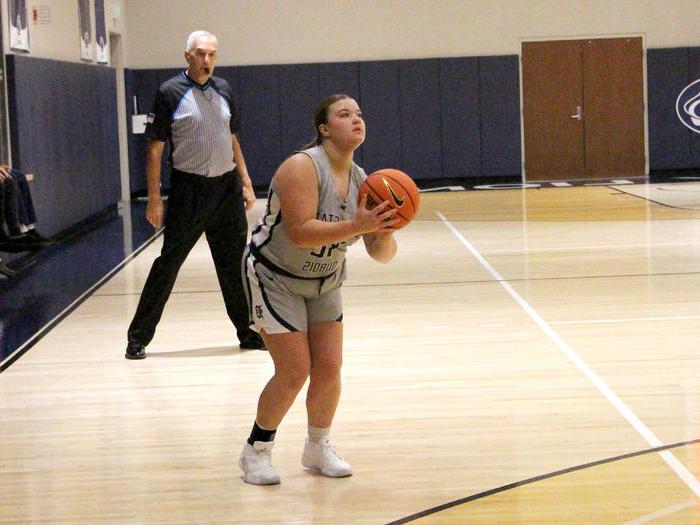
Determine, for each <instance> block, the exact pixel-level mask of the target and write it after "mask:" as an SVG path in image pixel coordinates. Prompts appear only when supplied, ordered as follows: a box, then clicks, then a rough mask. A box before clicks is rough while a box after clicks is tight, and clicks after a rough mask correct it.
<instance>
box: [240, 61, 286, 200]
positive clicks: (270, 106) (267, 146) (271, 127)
mask: <svg viewBox="0 0 700 525" xmlns="http://www.w3.org/2000/svg"><path fill="white" fill-rule="evenodd" d="M239 89H240V95H239V104H240V108H241V115H242V129H241V134H240V141H241V146H242V148H243V155H244V157H245V160H246V165H247V166H248V173H249V174H250V176H251V178H252V179H253V184H254V185H256V186H267V185H268V184H269V182H270V180H271V179H272V176H273V175H274V173H275V170H276V169H277V166H278V165H279V164H280V162H281V161H282V159H283V157H282V155H283V153H282V144H281V140H282V130H281V114H280V105H279V93H280V87H279V71H278V68H277V67H276V66H245V67H241V68H240V71H239Z"/></svg>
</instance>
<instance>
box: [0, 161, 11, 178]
mask: <svg viewBox="0 0 700 525" xmlns="http://www.w3.org/2000/svg"><path fill="white" fill-rule="evenodd" d="M11 178H12V175H11V174H10V167H9V166H5V165H4V164H2V165H0V180H9V179H11Z"/></svg>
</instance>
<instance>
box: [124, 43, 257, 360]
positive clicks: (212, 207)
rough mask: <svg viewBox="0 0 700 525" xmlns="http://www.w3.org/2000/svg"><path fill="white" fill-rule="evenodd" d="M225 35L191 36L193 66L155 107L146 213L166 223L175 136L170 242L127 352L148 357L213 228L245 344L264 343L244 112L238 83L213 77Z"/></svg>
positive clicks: (229, 307) (214, 249) (223, 280)
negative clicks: (242, 135)
mask: <svg viewBox="0 0 700 525" xmlns="http://www.w3.org/2000/svg"><path fill="white" fill-rule="evenodd" d="M217 48H218V40H217V38H216V36H215V35H213V34H211V33H209V32H207V31H195V32H194V33H192V34H191V35H190V36H189V38H188V39H187V50H186V51H185V60H186V61H187V66H188V67H187V70H186V71H184V72H183V73H181V74H179V75H177V76H176V77H174V78H171V79H170V80H168V81H166V82H164V83H163V84H162V85H161V86H160V88H159V90H158V94H157V95H156V101H155V103H154V106H153V112H152V113H150V114H149V115H148V124H147V126H146V136H147V137H148V139H149V141H148V153H147V160H146V177H147V180H148V206H147V208H146V218H147V219H148V222H150V223H151V224H152V225H153V226H154V227H155V228H159V227H160V226H161V224H162V223H163V201H162V200H161V195H160V166H161V157H162V156H163V149H164V146H165V143H166V142H169V143H170V159H169V161H170V162H169V164H170V166H171V188H170V194H169V198H168V213H167V216H166V217H165V228H164V231H163V249H162V251H161V254H160V257H158V258H157V259H156V260H155V261H154V262H153V267H152V268H151V272H150V273H149V275H148V279H147V280H146V284H145V285H144V288H143V292H142V293H141V299H140V300H139V305H138V308H137V309H136V314H135V315H134V319H133V321H132V322H131V325H130V326H129V331H128V345H127V348H126V358H127V359H144V358H145V357H146V346H147V345H148V344H149V343H150V342H151V340H152V339H153V335H154V334H155V330H156V325H157V324H158V321H160V317H161V315H162V313H163V309H164V308H165V303H166V302H167V300H168V297H169V296H170V292H171V291H172V289H173V285H174V284H175V279H176V278H177V274H178V272H179V270H180V266H182V263H183V262H184V261H185V259H186V258H187V255H188V254H189V253H190V251H191V250H192V248H193V246H194V245H195V243H196V242H197V240H198V239H199V238H200V237H201V235H202V234H205V235H206V238H207V242H208V243H209V248H210V250H211V254H212V257H213V259H214V265H215V267H216V274H217V277H218V279H219V285H220V286H221V292H222V294H223V296H224V302H225V303H226V311H227V313H228V316H229V317H230V318H231V321H233V324H234V325H235V327H236V333H237V335H238V340H239V341H240V347H241V348H248V349H251V348H264V345H263V342H262V339H261V338H260V336H259V335H258V334H257V333H255V332H253V331H252V330H250V328H249V327H248V306H247V303H246V300H245V295H244V292H243V286H242V277H241V257H242V255H243V249H244V247H245V244H246V241H247V235H248V223H247V221H246V215H245V211H246V209H248V210H249V209H251V208H252V206H253V203H254V202H255V193H254V192H253V186H252V184H251V182H250V177H249V176H248V170H247V169H246V165H245V161H244V159H243V152H242V150H241V147H240V144H239V143H238V139H237V138H236V135H235V134H236V132H238V130H239V120H238V114H237V112H236V108H235V107H234V105H233V100H232V91H231V86H230V85H229V84H228V82H226V81H225V80H224V79H222V78H218V77H213V76H212V73H213V72H214V67H215V65H216V60H217V58H218V51H217Z"/></svg>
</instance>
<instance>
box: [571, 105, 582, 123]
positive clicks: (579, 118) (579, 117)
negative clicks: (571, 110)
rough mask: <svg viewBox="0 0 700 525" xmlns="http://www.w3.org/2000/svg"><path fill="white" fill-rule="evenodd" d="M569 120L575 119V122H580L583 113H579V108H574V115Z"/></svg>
mask: <svg viewBox="0 0 700 525" xmlns="http://www.w3.org/2000/svg"><path fill="white" fill-rule="evenodd" d="M571 118H575V119H576V120H581V119H582V118H583V113H582V112H581V106H576V114H575V115H571Z"/></svg>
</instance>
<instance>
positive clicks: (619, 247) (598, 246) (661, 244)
mask: <svg viewBox="0 0 700 525" xmlns="http://www.w3.org/2000/svg"><path fill="white" fill-rule="evenodd" d="M695 220H697V219H695ZM697 245H698V242H697V241H679V242H657V243H636V244H587V245H586V246H560V247H558V248H523V249H522V250H491V251H489V252H488V254H489V255H508V254H514V255H515V254H518V253H547V252H571V251H574V250H582V249H583V250H588V251H597V250H617V251H622V250H627V249H630V250H632V249H635V248H660V247H664V248H666V247H669V246H679V247H682V246H697Z"/></svg>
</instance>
